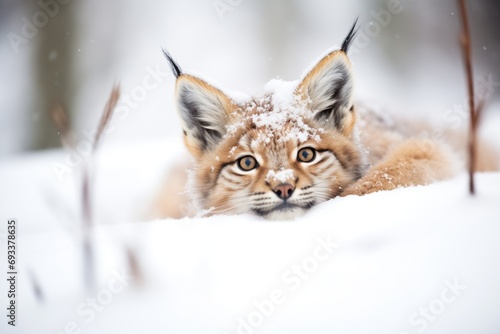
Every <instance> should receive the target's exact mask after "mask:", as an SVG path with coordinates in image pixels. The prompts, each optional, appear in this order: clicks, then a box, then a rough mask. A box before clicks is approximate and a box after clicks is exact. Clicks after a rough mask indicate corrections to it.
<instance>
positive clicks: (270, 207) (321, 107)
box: [165, 24, 363, 219]
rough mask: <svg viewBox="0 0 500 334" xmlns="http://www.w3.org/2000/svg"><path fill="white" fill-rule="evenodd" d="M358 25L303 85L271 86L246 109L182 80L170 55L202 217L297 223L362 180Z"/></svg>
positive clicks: (196, 83) (186, 78)
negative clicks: (355, 70) (353, 50)
mask: <svg viewBox="0 0 500 334" xmlns="http://www.w3.org/2000/svg"><path fill="white" fill-rule="evenodd" d="M355 25H356V24H355ZM355 25H354V26H353V28H352V29H351V31H350V33H349V35H348V37H347V38H346V40H345V41H344V43H343V45H342V47H341V49H340V50H337V51H333V52H330V53H329V54H328V55H326V56H325V57H324V58H323V59H321V60H320V61H319V63H317V64H316V65H315V66H314V67H313V68H312V70H311V71H309V72H308V73H307V74H306V75H305V77H304V78H303V80H302V81H297V82H291V83H285V82H282V81H277V80H274V81H271V82H270V83H269V84H268V86H267V89H266V93H265V94H264V95H263V96H261V97H258V98H252V99H250V100H248V101H245V102H236V101H235V100H234V99H231V98H230V97H229V96H227V95H226V94H224V93H223V92H222V91H220V90H219V89H217V88H215V87H213V86H212V85H210V84H208V83H207V82H205V81H203V80H201V79H199V78H197V77H195V76H192V75H188V74H184V73H182V71H181V69H180V67H179V66H178V65H177V64H176V63H175V62H174V61H173V60H172V57H171V56H170V55H169V54H168V53H166V52H165V55H166V57H167V59H168V60H169V61H170V65H171V67H172V70H173V72H174V74H175V75H176V77H177V83H176V92H175V94H176V101H177V109H178V112H179V114H180V118H181V121H182V127H183V132H184V141H185V144H186V147H187V148H188V150H189V151H190V153H191V154H192V156H193V157H194V159H195V166H194V169H193V171H192V182H191V188H192V189H190V192H191V195H192V196H193V199H194V200H195V203H197V204H198V206H199V209H204V210H212V212H213V213H225V214H239V213H254V214H257V215H259V216H263V217H265V218H269V219H288V218H293V217H296V216H299V215H301V214H303V213H304V212H306V211H307V210H308V209H310V208H311V207H313V206H314V205H316V204H318V203H321V202H324V201H326V200H328V199H331V198H334V197H336V196H337V195H339V193H340V192H341V191H342V189H343V188H345V187H346V186H347V185H349V184H350V183H352V182H353V181H354V180H356V179H358V178H359V177H360V176H361V168H362V160H363V159H362V154H361V151H360V149H359V148H358V145H357V141H356V135H355V131H354V124H355V119H356V117H355V110H354V107H353V101H352V100H353V86H354V83H353V77H352V70H351V63H350V61H349V59H348V58H347V50H348V47H349V43H350V41H351V40H352V38H353V36H354V34H355Z"/></svg>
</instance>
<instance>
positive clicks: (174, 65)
mask: <svg viewBox="0 0 500 334" xmlns="http://www.w3.org/2000/svg"><path fill="white" fill-rule="evenodd" d="M162 51H163V54H164V55H165V58H167V60H168V63H169V64H170V69H171V70H172V73H173V74H174V75H175V77H176V78H178V77H179V76H180V75H181V74H182V70H181V68H180V66H179V65H177V63H176V62H175V60H174V59H173V58H172V56H171V55H170V53H168V51H167V50H165V49H164V48H162Z"/></svg>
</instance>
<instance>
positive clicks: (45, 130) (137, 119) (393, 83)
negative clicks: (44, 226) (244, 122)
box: [0, 0, 500, 158]
mask: <svg viewBox="0 0 500 334" xmlns="http://www.w3.org/2000/svg"><path fill="white" fill-rule="evenodd" d="M66 2H67V3H66ZM0 3H1V5H0V6H1V10H0V35H2V42H1V43H0V64H2V66H1V68H2V71H1V74H2V75H1V77H0V104H1V105H2V108H1V109H0V133H1V140H0V157H2V158H5V157H9V156H12V155H18V154H21V153H23V152H26V151H32V150H40V149H49V148H53V147H57V146H59V145H60V143H59V137H58V133H57V130H56V129H55V127H54V126H53V125H52V123H51V122H50V118H49V117H48V114H49V110H51V108H53V106H54V105H55V104H56V103H61V104H62V105H63V106H64V108H65V109H66V110H67V111H68V113H69V114H70V117H71V123H72V126H73V128H74V129H75V131H76V132H77V133H78V134H79V135H80V136H82V137H84V135H83V134H84V133H88V132H90V131H93V130H94V129H95V127H96V124H97V122H98V119H99V117H100V114H101V111H102V109H103V105H104V103H105V101H106V100H107V98H108V95H109V92H110V89H111V87H112V85H113V83H115V82H119V83H120V84H121V87H122V93H123V96H122V100H121V101H120V104H119V107H120V106H121V107H122V108H121V109H120V108H119V109H117V113H116V115H115V119H114V121H113V125H114V127H113V130H112V131H109V133H108V135H107V138H106V143H105V144H107V143H113V142H115V143H120V144H124V145H127V144H128V143H129V142H134V143H136V144H137V143H147V142H151V141H155V142H158V141H168V140H171V139H173V138H179V136H180V126H179V124H178V122H177V116H176V112H175V108H174V102H173V89H174V82H175V80H174V77H173V76H172V75H170V73H167V72H169V70H168V65H167V63H166V61H165V60H164V58H163V55H162V53H161V47H165V48H166V49H168V50H169V51H170V52H171V53H172V55H173V56H174V58H175V59H176V60H177V61H178V62H179V64H180V65H181V67H182V68H183V69H184V71H185V72H190V73H195V74H199V75H200V76H202V77H203V78H207V79H209V80H211V82H213V83H215V84H216V85H218V86H220V87H221V88H222V89H227V90H230V91H242V92H245V93H249V94H259V93H260V92H261V91H262V88H263V87H264V84H265V83H266V82H267V81H268V80H270V79H272V78H275V77H280V78H283V79H286V80H294V79H298V78H299V77H300V76H301V75H302V73H303V71H304V70H305V69H306V68H308V67H309V64H310V63H312V62H313V61H314V60H316V59H317V58H318V57H319V56H321V55H322V54H323V53H324V52H325V50H327V49H330V48H331V47H333V46H335V45H340V43H341V42H342V40H343V38H344V37H345V36H346V34H347V32H348V31H349V29H350V27H351V25H352V23H353V21H354V20H355V18H356V17H358V16H359V18H360V35H359V36H358V41H357V43H358V46H359V47H358V48H356V50H355V51H354V52H352V54H351V59H352V61H353V62H354V66H355V74H356V78H357V84H358V86H357V99H358V100H362V101H369V102H370V103H376V104H377V105H380V106H384V107H387V108H388V109H390V110H392V111H393V112H397V113H405V114H409V115H412V116H415V117H428V118H432V119H433V120H437V121H440V120H441V121H442V120H443V119H444V120H446V118H449V116H450V114H452V113H453V112H455V113H458V111H457V108H460V107H459V106H463V105H465V96H466V93H465V80H464V71H463V64H462V58H461V51H460V49H459V44H458V35H459V28H460V26H459V21H458V16H457V10H456V3H455V1H453V0H446V1H439V2H437V1H431V0H424V1H411V0H401V2H400V5H399V6H398V7H397V9H398V10H397V14H391V12H390V6H394V1H393V0H371V1H369V0H355V1H327V0H314V1H299V0H266V1H264V0H253V1H251V0H238V1H236V0H232V1H229V0H219V1H214V0H204V1H203V0H188V1H182V2H181V1H142V2H138V1H132V0H122V1H118V0H110V1H97V0H87V1H68V0H64V1H63V0H59V2H56V0H43V1H40V2H38V1H28V0H24V1H19V0H1V2H0ZM64 3H66V4H64ZM42 4H45V5H42ZM468 4H469V11H470V13H469V14H470V20H471V26H472V33H473V39H472V40H473V57H474V63H475V75H474V76H475V78H476V80H477V81H478V82H481V80H483V81H485V80H489V81H490V82H493V83H495V82H497V81H500V66H498V65H499V52H500V47H499V40H498V38H497V36H496V35H497V33H498V31H499V25H500V23H499V22H500V5H499V4H498V2H496V1H493V0H489V1H486V0H482V1H468ZM44 6H45V7H47V6H48V7H47V8H48V10H45V11H44V9H43V7H44ZM46 12H47V13H48V14H49V15H47V14H43V13H46ZM40 13H42V14H40ZM388 13H389V15H387V14H388ZM51 15H52V16H53V17H51ZM45 19H46V20H45ZM27 22H28V23H27ZM30 24H31V25H33V26H31V27H29V25H30ZM36 25H38V27H37V26H36ZM30 28H31V29H30ZM33 28H34V30H33ZM27 36H28V37H27ZM151 72H157V73H158V72H159V73H160V74H159V75H158V74H157V75H156V77H155V76H152V75H151V74H150V73H151ZM155 78H156V79H155ZM486 78H488V79H486ZM144 85H146V86H147V88H148V89H145V88H144ZM492 87H493V88H492V89H491V93H492V94H493V95H492V96H491V97H490V98H489V106H490V108H488V109H489V110H488V111H489V112H490V113H495V112H496V113H497V114H498V109H499V108H495V107H494V106H495V101H498V97H499V96H500V95H499V93H498V91H497V90H498V86H496V84H493V86H492ZM127 96H129V97H130V100H128V101H127ZM454 108H455V109H454ZM453 110H455V111H453ZM462 123H464V125H465V124H466V122H465V121H464V122H462Z"/></svg>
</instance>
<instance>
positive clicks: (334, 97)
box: [297, 50, 354, 135]
mask: <svg viewBox="0 0 500 334" xmlns="http://www.w3.org/2000/svg"><path fill="white" fill-rule="evenodd" d="M353 90H354V79H353V76H352V69H351V63H350V61H349V59H348V58H347V55H346V54H345V52H344V51H343V50H339V51H334V52H332V53H330V54H328V55H327V56H326V57H324V58H323V59H322V60H321V61H320V62H319V63H318V64H317V65H316V66H315V67H314V68H313V69H312V70H311V71H310V72H309V73H308V74H307V75H306V77H305V78H304V80H303V81H302V82H301V83H300V85H299V86H298V88H297V94H299V95H301V96H303V98H304V99H307V100H308V101H309V103H310V108H311V110H312V111H313V113H314V119H315V120H316V121H318V123H320V125H321V126H324V127H326V128H329V129H336V130H339V131H341V132H342V133H344V134H346V135H348V134H350V132H351V130H352V127H353V125H354V115H353Z"/></svg>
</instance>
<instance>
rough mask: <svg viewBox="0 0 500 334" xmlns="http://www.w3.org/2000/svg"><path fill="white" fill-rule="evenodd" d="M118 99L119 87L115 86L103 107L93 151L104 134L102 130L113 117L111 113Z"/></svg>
mask: <svg viewBox="0 0 500 334" xmlns="http://www.w3.org/2000/svg"><path fill="white" fill-rule="evenodd" d="M119 99H120V86H119V85H117V84H115V85H114V86H113V89H112V90H111V94H110V95H109V99H108V102H107V103H106V106H105V107H104V111H103V113H102V116H101V120H100V121H99V126H98V127H97V133H96V136H95V141H94V150H95V149H96V148H97V146H98V145H99V142H100V140H101V137H102V134H103V133H104V130H105V129H106V127H107V126H108V123H109V121H110V120H111V117H112V116H113V112H114V111H115V108H116V104H117V103H118V100H119Z"/></svg>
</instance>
